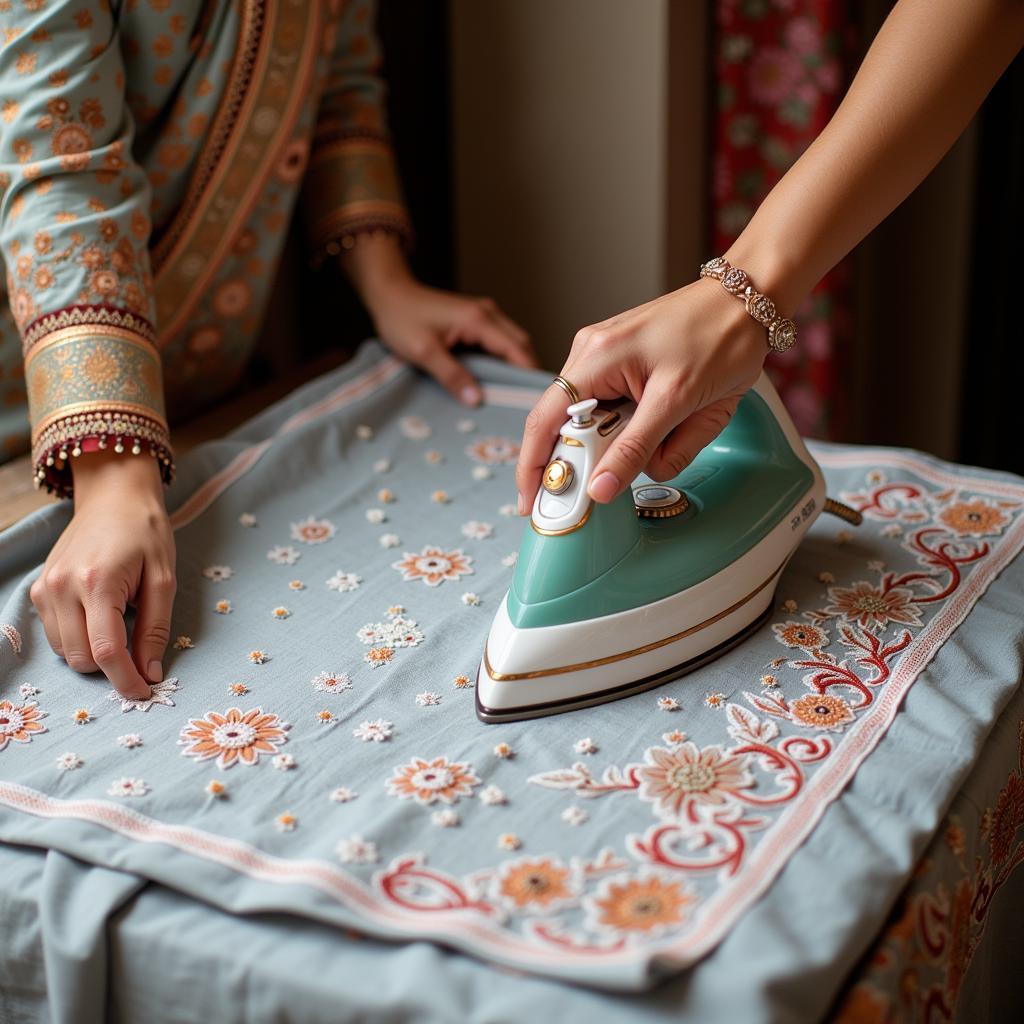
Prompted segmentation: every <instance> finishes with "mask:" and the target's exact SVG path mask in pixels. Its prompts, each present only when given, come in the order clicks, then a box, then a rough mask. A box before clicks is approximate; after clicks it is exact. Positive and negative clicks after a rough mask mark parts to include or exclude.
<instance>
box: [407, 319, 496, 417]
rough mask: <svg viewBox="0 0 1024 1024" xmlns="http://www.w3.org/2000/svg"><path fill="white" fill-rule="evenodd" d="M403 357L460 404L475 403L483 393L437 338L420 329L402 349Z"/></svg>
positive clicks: (480, 398) (478, 402) (478, 401)
mask: <svg viewBox="0 0 1024 1024" xmlns="http://www.w3.org/2000/svg"><path fill="white" fill-rule="evenodd" d="M405 352H406V355H407V358H408V359H409V360H410V361H411V362H413V363H415V364H416V365H417V366H418V367H419V368H420V369H421V370H424V371H426V372H427V373H429V374H430V376H431V377H433V378H434V380H436V381H437V382H438V384H440V385H441V387H443V388H444V389H445V390H446V391H448V392H449V393H450V394H452V395H454V396H455V397H456V398H457V399H458V400H459V401H460V402H462V403H463V404H464V405H479V404H480V402H481V400H482V398H483V392H482V391H481V390H480V385H479V384H478V383H477V382H476V380H474V378H473V375H472V374H471V373H470V372H469V370H467V369H466V368H465V367H464V366H463V365H462V363H460V362H459V361H458V359H456V358H455V356H453V355H452V354H451V352H449V351H448V349H447V348H446V347H445V345H444V344H442V342H441V339H440V338H439V337H437V336H436V335H434V334H432V333H430V332H424V333H423V334H421V335H420V336H419V337H418V338H416V339H414V340H413V341H412V343H411V344H410V345H409V346H408V348H407V349H406V350H405Z"/></svg>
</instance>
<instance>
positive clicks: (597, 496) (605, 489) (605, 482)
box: [589, 471, 619, 503]
mask: <svg viewBox="0 0 1024 1024" xmlns="http://www.w3.org/2000/svg"><path fill="white" fill-rule="evenodd" d="M589 490H590V496H591V497H592V498H593V499H594V501H600V502H602V503H604V502H606V501H611V500H612V498H614V497H615V495H616V494H617V493H618V490H619V478H618V477H617V476H616V475H615V474H614V473H609V472H607V471H605V472H604V473H598V474H597V476H596V477H594V479H593V480H591V481H590V488H589Z"/></svg>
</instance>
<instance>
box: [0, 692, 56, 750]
mask: <svg viewBox="0 0 1024 1024" xmlns="http://www.w3.org/2000/svg"><path fill="white" fill-rule="evenodd" d="M45 716H46V712H45V711H40V710H39V705H38V704H36V702H35V701H29V702H28V703H27V704H12V703H11V702H10V701H9V700H0V750H3V749H4V747H6V746H7V744H8V743H10V742H11V741H12V740H13V741H14V742H15V743H28V742H30V741H31V739H32V734H33V733H37V732H46V726H45V725H43V724H42V723H41V722H40V721H39V719H40V718H44V717H45Z"/></svg>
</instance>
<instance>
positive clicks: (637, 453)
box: [587, 378, 676, 504]
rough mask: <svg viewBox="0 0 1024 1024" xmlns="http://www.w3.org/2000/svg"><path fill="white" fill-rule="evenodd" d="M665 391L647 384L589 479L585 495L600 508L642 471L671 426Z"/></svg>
mask: <svg viewBox="0 0 1024 1024" xmlns="http://www.w3.org/2000/svg"><path fill="white" fill-rule="evenodd" d="M672 405H673V400H672V394H671V392H670V390H669V389H667V388H662V387H661V386H660V385H659V384H658V383H657V382H656V381H655V380H654V379H653V378H652V379H651V380H649V381H648V382H647V386H646V387H645V388H644V393H643V395H642V397H641V399H640V404H639V405H638V406H637V409H636V412H635V413H634V414H633V418H632V419H631V420H630V421H629V422H628V423H627V424H626V426H625V428H624V429H623V431H622V433H621V434H620V435H619V436H618V437H617V438H616V439H615V440H614V441H613V442H612V443H611V445H610V447H609V448H608V450H607V451H606V452H605V453H604V455H603V456H602V457H601V459H600V461H599V462H598V464H597V465H596V466H595V467H594V471H593V472H592V473H591V475H590V483H589V484H588V486H587V492H588V493H589V494H590V496H591V497H592V498H593V499H594V501H598V502H601V503H602V504H604V503H607V502H609V501H611V500H612V499H613V498H615V497H617V496H618V495H619V494H621V493H622V491H623V490H624V489H625V488H626V487H628V486H629V485H630V484H632V482H633V481H634V480H635V479H636V478H637V477H638V476H639V475H640V474H641V473H642V472H643V471H644V469H645V468H646V466H647V463H648V462H650V460H651V456H652V455H653V454H654V453H655V452H656V451H657V449H658V446H659V445H660V444H661V442H662V441H663V440H664V439H665V435H666V434H668V433H669V431H670V430H671V429H672V428H673V427H674V426H675V424H676V419H675V414H674V413H673V409H672Z"/></svg>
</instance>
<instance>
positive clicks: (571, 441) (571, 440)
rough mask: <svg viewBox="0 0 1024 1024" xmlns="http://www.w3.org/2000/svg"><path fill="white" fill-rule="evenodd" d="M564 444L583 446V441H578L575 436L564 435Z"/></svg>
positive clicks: (573, 446)
mask: <svg viewBox="0 0 1024 1024" xmlns="http://www.w3.org/2000/svg"><path fill="white" fill-rule="evenodd" d="M562 444H567V445H568V446H569V447H570V448H582V447H583V442H582V441H577V440H576V438H575V437H566V436H565V434H563V435H562Z"/></svg>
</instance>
